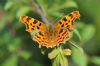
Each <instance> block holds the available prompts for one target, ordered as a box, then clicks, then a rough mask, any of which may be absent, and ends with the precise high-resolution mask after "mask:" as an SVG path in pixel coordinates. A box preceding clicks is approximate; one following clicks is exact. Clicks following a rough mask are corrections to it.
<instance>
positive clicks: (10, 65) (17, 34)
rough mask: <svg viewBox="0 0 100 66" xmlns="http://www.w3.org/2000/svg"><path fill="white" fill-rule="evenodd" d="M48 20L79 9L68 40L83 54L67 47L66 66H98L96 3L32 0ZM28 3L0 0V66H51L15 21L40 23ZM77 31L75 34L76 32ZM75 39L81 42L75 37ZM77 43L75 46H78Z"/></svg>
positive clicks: (99, 3)
mask: <svg viewBox="0 0 100 66" xmlns="http://www.w3.org/2000/svg"><path fill="white" fill-rule="evenodd" d="M36 2H37V3H38V5H39V6H40V7H41V9H42V10H43V12H44V13H45V15H46V17H47V18H48V19H52V20H53V21H54V22H57V21H58V20H59V19H61V18H62V17H63V16H64V15H67V14H68V13H70V12H72V11H74V10H79V12H80V14H81V17H80V20H78V21H76V22H75V29H77V31H75V34H74V35H73V37H74V38H72V39H73V40H74V41H75V42H76V43H77V44H78V45H80V46H81V47H82V48H83V50H84V54H81V53H80V52H79V51H78V50H76V49H75V48H73V47H72V48H71V50H72V55H71V56H69V57H68V61H69V66H100V0H36ZM32 4H33V3H32V0H0V66H51V65H52V63H51V60H49V59H48V57H47V54H45V55H42V54H41V51H40V50H41V49H39V48H38V44H37V43H36V42H34V41H32V39H31V35H30V34H29V33H28V32H26V31H25V25H23V24H22V23H21V22H20V21H19V17H20V16H22V15H28V16H31V17H34V18H35V19H38V20H41V17H40V16H39V14H38V13H37V12H36V10H35V8H34V6H33V5H32ZM78 31H79V32H78ZM77 36H79V37H80V38H81V40H80V39H79V38H78V37H77ZM78 42H79V43H78Z"/></svg>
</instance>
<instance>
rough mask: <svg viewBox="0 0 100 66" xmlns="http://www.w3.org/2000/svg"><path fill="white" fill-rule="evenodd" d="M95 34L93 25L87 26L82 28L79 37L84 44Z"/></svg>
mask: <svg viewBox="0 0 100 66" xmlns="http://www.w3.org/2000/svg"><path fill="white" fill-rule="evenodd" d="M94 34H95V28H94V26H93V25H87V26H85V27H84V29H83V31H82V33H81V37H82V40H83V41H84V42H86V41H88V40H90V39H91V38H92V37H93V36H94Z"/></svg>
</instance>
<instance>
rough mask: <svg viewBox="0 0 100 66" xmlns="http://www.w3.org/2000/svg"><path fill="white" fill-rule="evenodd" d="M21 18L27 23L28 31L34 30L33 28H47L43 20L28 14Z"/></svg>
mask: <svg viewBox="0 0 100 66" xmlns="http://www.w3.org/2000/svg"><path fill="white" fill-rule="evenodd" d="M20 20H21V21H22V22H23V23H25V24H26V31H28V32H32V31H33V30H36V29H37V30H45V28H46V26H45V24H43V23H42V22H40V21H38V20H36V19H34V18H31V17H28V16H21V17H20Z"/></svg>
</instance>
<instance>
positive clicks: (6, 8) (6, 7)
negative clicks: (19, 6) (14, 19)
mask: <svg viewBox="0 0 100 66" xmlns="http://www.w3.org/2000/svg"><path fill="white" fill-rule="evenodd" d="M13 5H14V3H13V2H12V1H7V2H6V5H5V6H4V9H5V10H8V9H10V8H11V7H12V6H13Z"/></svg>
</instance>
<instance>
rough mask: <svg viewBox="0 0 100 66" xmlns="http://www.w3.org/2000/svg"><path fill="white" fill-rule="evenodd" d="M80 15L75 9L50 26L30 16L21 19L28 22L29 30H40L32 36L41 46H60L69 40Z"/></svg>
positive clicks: (27, 28)
mask: <svg viewBox="0 0 100 66" xmlns="http://www.w3.org/2000/svg"><path fill="white" fill-rule="evenodd" d="M79 17H80V14H79V11H73V12H71V13H70V14H69V15H67V16H65V17H64V18H62V19H61V20H60V21H59V22H57V23H55V24H50V25H48V26H46V25H45V24H44V23H42V22H41V21H38V20H36V19H34V18H31V17H28V16H21V17H20V20H21V21H22V22H23V23H25V24H26V31H27V32H32V31H33V32H34V31H35V30H38V32H36V33H35V34H34V36H32V39H33V40H34V41H36V42H37V43H39V47H41V46H46V47H47V48H48V47H55V46H58V45H59V44H60V43H64V42H65V41H68V40H66V39H68V38H69V37H70V34H71V30H72V29H73V28H74V20H75V19H76V18H79Z"/></svg>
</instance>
